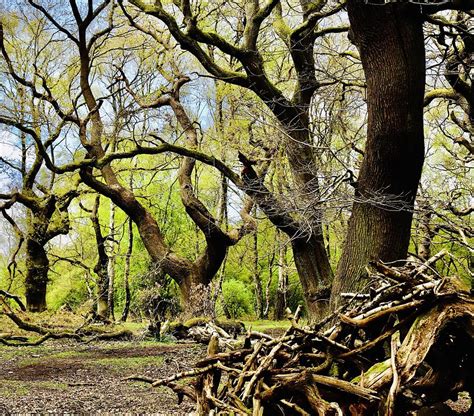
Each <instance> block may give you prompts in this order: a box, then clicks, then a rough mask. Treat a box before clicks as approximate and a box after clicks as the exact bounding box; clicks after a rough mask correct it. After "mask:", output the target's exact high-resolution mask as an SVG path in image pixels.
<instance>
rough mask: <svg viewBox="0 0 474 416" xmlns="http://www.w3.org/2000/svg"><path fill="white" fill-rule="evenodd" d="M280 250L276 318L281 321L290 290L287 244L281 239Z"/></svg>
mask: <svg viewBox="0 0 474 416" xmlns="http://www.w3.org/2000/svg"><path fill="white" fill-rule="evenodd" d="M280 240H281V239H280ZM278 251H279V252H278V287H277V293H276V302H275V314H274V319H275V320H277V321H281V320H282V319H284V318H285V309H286V293H287V291H288V272H287V269H286V245H285V244H284V242H283V241H280V247H279V250H278Z"/></svg>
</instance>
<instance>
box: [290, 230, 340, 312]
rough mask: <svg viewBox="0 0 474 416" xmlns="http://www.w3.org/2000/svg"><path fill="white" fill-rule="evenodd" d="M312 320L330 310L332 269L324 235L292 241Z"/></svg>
mask: <svg viewBox="0 0 474 416" xmlns="http://www.w3.org/2000/svg"><path fill="white" fill-rule="evenodd" d="M291 246H292V248H293V257H294V260H295V265H296V268H297V270H298V275H299V278H300V282H301V286H302V288H303V293H304V297H305V301H306V307H307V310H308V315H309V319H310V321H316V320H319V319H321V318H323V317H324V316H326V315H327V313H328V312H329V295H330V293H331V279H330V277H331V276H332V271H331V267H330V265H329V262H327V263H326V262H322V261H321V259H322V258H324V257H326V251H325V248H324V242H323V238H322V236H314V235H313V236H311V237H310V238H309V239H306V238H297V239H294V240H293V241H292V242H291Z"/></svg>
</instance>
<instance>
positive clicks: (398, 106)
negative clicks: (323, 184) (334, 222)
mask: <svg viewBox="0 0 474 416" xmlns="http://www.w3.org/2000/svg"><path fill="white" fill-rule="evenodd" d="M348 12H349V18H350V21H351V28H352V33H351V36H352V39H353V42H354V43H355V44H356V45H357V47H358V49H359V51H360V57H361V60H362V64H363V67H364V72H365V76H366V80H367V106H368V130H367V143H366V147H365V157H364V160H363V162H362V166H361V170H360V173H359V177H358V181H357V188H356V192H355V201H354V205H353V211H352V216H351V218H350V221H349V228H348V232H347V236H346V241H345V244H344V249H343V253H342V257H341V260H340V262H339V265H338V269H337V273H336V277H335V280H334V284H333V289H332V301H333V304H335V305H336V304H337V302H338V295H339V293H340V292H345V291H353V290H359V289H362V288H363V287H364V286H365V285H366V283H367V282H366V279H365V277H366V275H367V273H366V266H367V264H368V263H369V261H370V260H382V261H386V262H391V261H396V260H400V259H404V258H405V257H406V253H407V249H408V244H409V238H410V227H411V223H412V216H413V214H412V213H413V207H414V201H415V196H416V192H417V188H418V183H419V180H420V176H421V170H422V166H423V160H424V143H423V96H424V86H425V53H424V39H423V29H422V16H421V12H420V9H419V8H418V7H416V6H413V5H401V4H390V5H386V6H384V7H377V6H370V5H364V4H363V2H359V1H356V0H351V1H349V3H348Z"/></svg>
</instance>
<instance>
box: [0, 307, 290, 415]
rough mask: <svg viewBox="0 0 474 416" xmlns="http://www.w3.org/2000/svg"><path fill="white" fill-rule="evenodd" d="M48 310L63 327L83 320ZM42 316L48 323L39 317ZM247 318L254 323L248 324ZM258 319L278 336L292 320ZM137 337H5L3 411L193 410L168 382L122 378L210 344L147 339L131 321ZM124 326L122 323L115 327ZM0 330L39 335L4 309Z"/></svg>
mask: <svg viewBox="0 0 474 416" xmlns="http://www.w3.org/2000/svg"><path fill="white" fill-rule="evenodd" d="M56 319H57V316H54V315H53V316H51V315H44V316H41V317H40V318H38V321H37V322H39V323H43V324H44V323H45V322H48V323H49V324H52V325H53V326H58V327H61V328H63V329H70V328H73V327H77V326H78V323H79V322H80V321H79V320H78V317H77V316H73V314H71V315H69V316H66V317H64V316H62V317H60V320H58V321H57V322H56ZM41 321H43V322H41ZM246 325H248V323H246ZM252 326H253V327H254V328H255V329H256V330H259V331H264V332H267V333H268V334H270V335H273V336H275V335H278V334H279V333H281V332H282V331H283V328H284V327H286V326H288V323H287V322H272V321H260V322H253V323H252ZM126 327H127V329H132V330H133V332H134V333H136V334H137V338H136V339H137V340H134V341H94V342H90V343H87V344H86V343H79V342H76V341H73V340H48V341H46V342H45V343H43V344H41V345H39V346H21V347H13V346H3V345H1V344H0V415H9V414H11V415H13V414H51V413H55V414H69V415H70V414H74V415H76V414H84V415H90V414H98V413H102V414H114V415H115V414H125V413H126V414H155V415H176V416H178V415H187V414H189V413H190V412H191V411H192V410H193V407H194V406H193V404H192V403H191V402H190V401H188V400H187V399H184V401H183V402H182V403H181V404H178V401H177V397H176V395H175V394H174V393H173V392H172V391H171V390H170V389H168V388H166V387H159V388H151V387H150V386H149V385H148V384H145V383H142V382H132V381H125V380H123V379H124V378H125V377H128V376H131V375H143V376H146V377H150V378H153V379H156V378H163V377H168V376H172V375H174V374H176V373H178V372H181V371H186V370H190V369H192V367H193V365H194V363H195V362H196V361H198V360H199V359H201V358H203V357H204V356H205V354H206V346H204V345H201V344H196V343H192V342H187V343H178V342H169V343H161V342H157V341H150V340H144V337H143V336H140V334H143V333H144V332H145V327H146V324H127V326H126ZM117 328H123V326H120V327H116V328H114V330H116V329H117ZM0 332H9V333H15V334H16V335H23V336H30V337H34V334H32V333H27V332H24V331H21V330H18V328H16V327H15V326H14V325H12V324H11V322H9V321H8V320H7V319H6V317H1V316H0Z"/></svg>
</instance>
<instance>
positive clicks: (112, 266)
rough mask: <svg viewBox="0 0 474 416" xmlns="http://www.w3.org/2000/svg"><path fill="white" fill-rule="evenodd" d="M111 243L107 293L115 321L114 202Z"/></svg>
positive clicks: (110, 231) (111, 208)
mask: <svg viewBox="0 0 474 416" xmlns="http://www.w3.org/2000/svg"><path fill="white" fill-rule="evenodd" d="M109 241H110V245H109V247H110V255H109V264H108V267H107V274H108V276H109V287H108V291H107V303H108V307H109V316H110V317H111V318H112V319H113V320H115V299H114V293H115V288H114V285H115V204H114V203H113V202H112V201H110V221H109Z"/></svg>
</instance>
